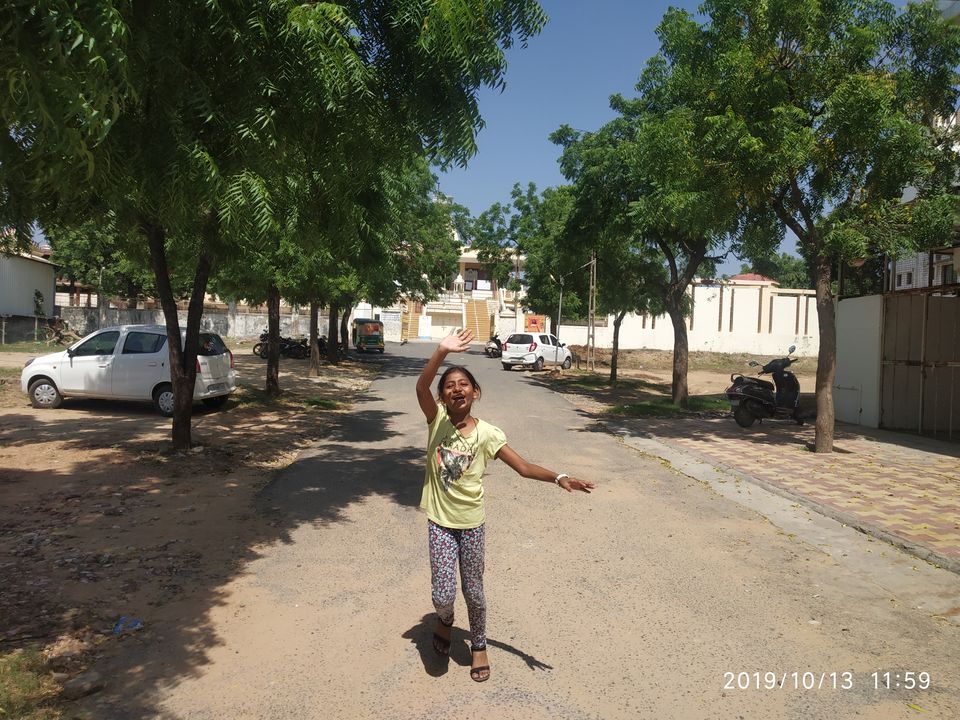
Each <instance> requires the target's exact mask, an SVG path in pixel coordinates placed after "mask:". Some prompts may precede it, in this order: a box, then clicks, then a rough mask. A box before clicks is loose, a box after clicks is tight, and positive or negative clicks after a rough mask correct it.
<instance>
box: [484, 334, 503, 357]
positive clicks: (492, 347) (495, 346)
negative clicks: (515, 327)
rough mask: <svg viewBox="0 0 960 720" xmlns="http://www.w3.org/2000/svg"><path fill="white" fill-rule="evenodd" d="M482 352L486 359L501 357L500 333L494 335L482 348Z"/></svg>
mask: <svg viewBox="0 0 960 720" xmlns="http://www.w3.org/2000/svg"><path fill="white" fill-rule="evenodd" d="M483 352H484V353H485V354H486V356H487V357H491V358H498V357H500V356H501V355H503V343H501V342H500V333H494V334H493V335H491V336H490V339H489V340H487V344H486V345H484V346H483Z"/></svg>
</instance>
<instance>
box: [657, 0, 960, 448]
mask: <svg viewBox="0 0 960 720" xmlns="http://www.w3.org/2000/svg"><path fill="white" fill-rule="evenodd" d="M701 13H702V15H703V16H704V18H705V19H704V20H703V21H702V22H701V21H699V20H698V19H697V18H695V17H694V16H692V15H691V14H689V13H686V12H684V11H679V10H671V11H670V12H668V13H667V15H666V16H665V18H664V20H663V23H662V24H661V25H660V27H659V30H658V34H659V36H660V39H661V51H660V54H659V56H658V57H657V58H656V59H655V60H654V64H655V66H656V67H657V68H658V72H659V74H660V78H661V83H662V89H661V92H662V98H663V99H664V100H666V101H668V102H669V103H671V104H674V105H676V106H678V107H683V108H685V109H687V111H689V112H691V113H692V114H693V116H694V117H695V118H696V122H697V126H698V131H697V136H696V139H695V142H696V145H697V147H698V148H699V150H700V152H701V154H702V158H703V163H704V164H705V165H714V166H720V167H723V168H724V169H725V173H726V174H727V177H728V178H729V179H730V180H731V181H732V182H733V183H734V184H735V185H736V186H737V187H739V189H740V200H741V202H742V203H743V205H744V208H745V211H746V212H747V213H753V214H755V215H756V216H758V217H763V216H768V215H769V214H770V213H772V214H774V215H775V216H776V218H777V219H778V220H779V221H780V223H782V225H783V226H785V227H788V228H790V229H791V230H792V231H793V232H794V234H795V235H796V236H797V238H798V243H799V246H800V250H801V252H802V254H803V255H804V257H805V258H807V260H808V262H809V263H810V265H811V267H812V269H813V272H814V275H815V288H816V298H817V300H816V302H817V311H818V317H819V328H820V354H819V358H818V365H817V381H816V389H817V424H816V450H817V452H830V451H831V450H832V447H833V427H834V406H833V394H832V386H833V381H834V374H835V365H836V323H835V310H834V300H833V296H832V293H831V285H830V278H831V266H832V265H833V264H834V263H835V262H836V261H837V260H838V259H842V260H849V259H854V258H862V257H867V256H869V255H872V254H878V253H885V254H887V255H892V256H896V255H898V254H901V253H904V252H909V251H914V250H916V249H917V247H918V246H920V245H922V244H927V243H930V242H935V241H937V240H938V239H939V241H941V242H942V241H943V240H944V239H945V238H946V236H947V235H948V234H949V232H950V230H951V229H952V208H953V205H954V203H953V198H952V197H950V196H949V195H948V194H947V191H948V190H949V187H948V186H949V184H950V183H951V182H952V181H953V180H954V175H953V173H954V169H953V168H955V165H954V164H953V162H952V160H953V158H952V150H951V148H952V146H953V138H952V137H951V136H950V133H949V132H947V130H946V128H944V127H943V126H942V125H940V124H939V123H938V120H940V119H942V118H947V117H950V116H952V115H953V113H954V110H955V104H956V100H957V87H956V80H957V74H956V66H957V63H958V61H960V28H957V27H955V26H951V25H948V24H947V23H945V22H944V21H943V19H942V18H941V16H940V15H939V13H938V12H937V10H936V7H935V5H934V3H932V2H927V3H923V4H909V5H907V6H906V7H905V8H904V9H903V10H902V11H899V12H898V11H897V10H895V8H894V7H893V6H892V5H891V4H890V3H889V2H885V1H884V0H830V1H829V2H824V1H823V0H708V1H707V2H705V3H704V4H703V6H702V7H701ZM907 186H913V187H916V188H917V189H918V190H919V197H918V199H917V200H915V201H914V202H911V203H903V202H901V197H902V193H903V190H904V188H906V187H907Z"/></svg>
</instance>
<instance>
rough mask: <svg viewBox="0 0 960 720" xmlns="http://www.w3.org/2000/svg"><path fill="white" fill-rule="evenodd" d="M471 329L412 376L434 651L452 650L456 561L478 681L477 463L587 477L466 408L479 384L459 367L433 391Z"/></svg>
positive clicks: (570, 484) (574, 485)
mask: <svg viewBox="0 0 960 720" xmlns="http://www.w3.org/2000/svg"><path fill="white" fill-rule="evenodd" d="M471 340H473V333H472V332H471V331H469V330H461V331H460V332H458V333H456V334H455V335H449V336H447V337H445V338H444V339H443V340H442V341H441V343H440V344H439V345H438V346H437V349H436V350H435V351H434V353H433V356H432V357H431V358H430V359H429V360H428V361H427V364H426V366H425V367H424V368H423V372H421V373H420V377H419V379H418V380H417V401H418V402H419V403H420V409H421V410H423V414H424V416H425V417H426V418H427V424H428V426H429V434H428V441H427V470H426V475H425V478H424V483H423V495H422V497H421V499H420V507H422V508H423V509H424V510H426V512H427V528H428V536H429V545H430V574H431V581H432V585H433V606H434V607H435V608H436V610H437V626H436V629H435V631H434V634H433V647H434V649H435V650H436V651H437V653H439V654H440V655H444V656H446V655H448V654H449V652H450V636H451V628H452V627H453V601H454V598H455V597H456V593H457V587H456V576H457V563H458V562H459V564H460V581H461V584H462V586H463V595H464V599H465V600H466V602H467V617H468V618H469V620H470V635H471V641H472V642H471V649H472V650H473V662H472V663H471V668H470V677H471V678H472V679H473V680H475V681H477V682H483V681H484V680H487V679H488V678H489V677H490V665H489V662H488V660H487V637H486V621H487V610H486V601H485V599H484V595H483V546H484V510H483V482H482V479H481V478H482V477H483V471H484V469H485V468H486V465H487V462H488V461H489V460H491V459H493V458H497V459H499V460H503V461H504V462H505V463H506V464H507V465H509V466H510V467H511V468H513V469H514V470H516V471H517V472H518V473H519V474H520V475H522V476H523V477H527V478H531V479H533V480H542V481H543V482H549V483H556V484H557V485H559V486H560V487H561V488H563V489H564V490H566V491H567V492H572V491H574V490H581V491H583V492H585V493H589V492H590V490H591V489H593V487H594V484H593V483H592V482H585V481H583V480H576V479H574V478H572V477H570V476H569V475H567V474H565V473H555V472H553V471H552V470H547V469H546V468H543V467H540V466H539V465H534V464H533V463H529V462H527V461H526V460H524V459H523V458H522V457H520V456H519V455H518V454H517V453H516V452H514V451H513V450H512V449H511V448H510V446H509V445H507V439H506V437H505V436H504V434H503V432H502V431H501V430H500V429H499V428H496V427H494V426H493V425H490V424H489V423H486V422H484V421H483V420H478V419H477V418H475V417H473V415H471V414H470V410H471V408H472V407H473V403H474V402H475V401H476V400H479V399H480V386H479V385H478V384H477V381H476V380H475V379H474V377H473V375H472V374H471V373H470V371H469V370H467V369H466V368H465V367H456V366H455V367H450V368H447V369H446V371H444V373H443V374H442V375H441V376H440V382H439V383H437V394H438V396H439V398H436V397H434V396H433V394H432V393H431V392H430V383H431V382H432V381H433V378H434V377H436V374H437V371H438V370H439V369H440V365H441V364H442V363H443V360H444V358H446V356H447V354H448V353H451V352H464V351H465V350H466V349H467V348H468V347H469V346H470V341H471Z"/></svg>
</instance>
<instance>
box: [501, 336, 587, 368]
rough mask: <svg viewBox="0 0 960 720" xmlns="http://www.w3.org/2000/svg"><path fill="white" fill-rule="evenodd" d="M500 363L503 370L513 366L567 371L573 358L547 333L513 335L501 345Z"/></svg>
mask: <svg viewBox="0 0 960 720" xmlns="http://www.w3.org/2000/svg"><path fill="white" fill-rule="evenodd" d="M500 362H501V363H503V369H504V370H509V369H510V368H512V367H513V366H514V365H523V366H525V367H531V368H533V369H534V370H543V367H544V365H560V366H561V367H562V368H563V369H564V370H568V369H569V368H570V365H572V364H573V357H572V354H571V353H570V351H569V350H567V346H566V345H564V344H563V343H561V342H560V341H559V340H557V338H556V337H555V336H553V335H549V334H547V333H514V334H513V335H511V336H510V337H508V338H507V341H506V342H505V343H504V344H503V355H502V356H501V359H500Z"/></svg>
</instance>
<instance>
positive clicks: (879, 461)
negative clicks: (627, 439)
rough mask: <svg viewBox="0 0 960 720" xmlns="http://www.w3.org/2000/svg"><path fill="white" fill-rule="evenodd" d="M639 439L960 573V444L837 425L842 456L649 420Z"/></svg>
mask: <svg viewBox="0 0 960 720" xmlns="http://www.w3.org/2000/svg"><path fill="white" fill-rule="evenodd" d="M631 425H632V426H633V428H634V430H636V431H640V432H642V433H643V434H648V435H651V436H653V437H655V438H656V439H657V440H659V441H661V442H664V443H666V444H668V445H671V446H673V447H675V448H678V449H682V450H684V451H686V452H689V453H692V454H694V455H696V456H698V457H700V458H701V459H703V460H706V461H707V462H710V463H713V464H715V465H717V466H719V467H725V468H729V469H731V470H734V471H736V472H738V473H740V474H743V475H746V476H748V477H752V478H754V479H756V480H757V481H759V482H760V484H762V485H766V486H768V487H769V488H770V489H772V490H774V491H777V492H780V493H781V494H786V495H788V496H791V497H794V498H796V499H797V500H799V501H801V502H804V503H805V504H807V505H811V506H813V507H815V508H817V509H819V510H821V511H823V512H824V513H825V514H828V515H830V516H832V517H834V518H835V519H837V520H839V521H841V522H843V523H845V524H847V525H850V526H853V527H856V528H858V529H860V530H862V531H864V532H867V533H870V534H872V535H875V536H877V537H880V538H882V539H884V540H887V541H890V542H893V543H894V544H896V545H899V546H901V547H903V548H904V549H906V550H908V551H910V552H912V553H914V554H916V555H918V556H919V557H922V558H924V559H927V560H929V561H931V562H933V563H936V564H938V565H941V566H943V567H945V568H949V569H951V570H953V571H954V572H958V573H960V445H957V444H956V443H946V442H941V441H936V440H931V439H927V438H921V437H917V436H914V435H909V434H906V433H895V432H889V431H883V430H872V429H867V428H860V427H857V426H850V425H841V424H838V426H837V430H836V435H835V440H834V452H833V453H832V454H829V455H828V454H817V453H814V452H813V451H812V448H813V441H814V429H813V426H811V425H804V426H797V425H795V424H792V423H789V422H777V421H774V422H771V421H767V422H765V423H763V424H762V425H755V426H754V427H752V428H749V429H744V428H740V427H738V426H737V425H736V424H735V423H734V422H733V420H732V419H731V418H712V419H696V420H690V419H647V420H638V421H635V422H633V423H631Z"/></svg>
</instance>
